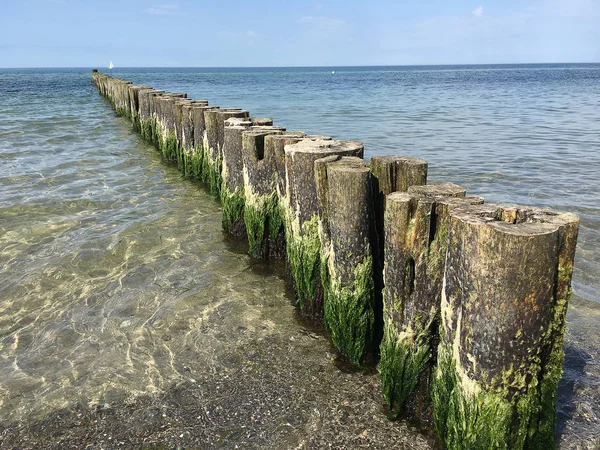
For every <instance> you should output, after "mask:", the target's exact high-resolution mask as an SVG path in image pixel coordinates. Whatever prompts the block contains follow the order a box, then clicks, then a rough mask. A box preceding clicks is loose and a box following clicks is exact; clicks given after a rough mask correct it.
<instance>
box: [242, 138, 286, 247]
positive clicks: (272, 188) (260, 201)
mask: <svg viewBox="0 0 600 450" xmlns="http://www.w3.org/2000/svg"><path fill="white" fill-rule="evenodd" d="M284 132H285V128H282V127H274V126H261V127H252V129H251V130H249V131H245V132H244V133H243V145H242V160H243V163H244V192H245V206H244V221H245V224H246V232H247V233H248V244H249V252H250V255H251V256H253V257H254V258H258V259H264V258H266V257H267V256H268V254H269V246H270V243H271V242H272V241H275V240H276V239H277V235H278V232H279V229H280V228H281V215H280V214H279V198H278V197H277V190H276V172H275V171H274V167H273V166H272V164H271V161H270V160H268V159H267V158H266V153H265V139H266V138H267V137H268V136H270V135H280V134H283V133H284Z"/></svg>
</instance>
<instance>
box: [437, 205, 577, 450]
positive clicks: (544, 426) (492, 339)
mask: <svg viewBox="0 0 600 450" xmlns="http://www.w3.org/2000/svg"><path fill="white" fill-rule="evenodd" d="M578 227H579V218H578V217H577V216H575V215H573V214H568V213H565V214H561V213H555V212H552V211H548V210H541V209H536V208H520V207H501V206H495V205H480V206H469V207H464V208H456V209H455V210H454V211H451V212H450V221H449V236H448V253H447V263H446V273H445V277H444V290H443V295H442V303H441V310H442V311H441V317H442V329H441V343H440V346H439V351H438V365H437V368H436V371H435V375H434V381H433V388H432V400H433V407H434V418H435V424H436V428H437V431H438V434H439V437H440V440H441V442H442V445H443V447H444V448H448V449H490V448H506V449H544V450H547V449H553V448H554V447H555V423H556V409H555V408H556V407H555V399H556V391H557V387H558V381H559V380H560V377H561V374H562V362H563V356H564V355H563V349H562V344H563V337H564V327H565V315H566V310H567V303H568V299H569V296H570V292H571V289H570V285H571V275H572V268H573V258H574V254H575V244H576V240H577V231H578Z"/></svg>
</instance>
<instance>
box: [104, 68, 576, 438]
mask: <svg viewBox="0 0 600 450" xmlns="http://www.w3.org/2000/svg"><path fill="white" fill-rule="evenodd" d="M92 78H93V82H94V84H95V85H96V86H97V88H98V90H99V92H100V93H101V94H102V95H103V96H105V97H106V98H107V99H108V100H110V102H111V103H112V104H113V105H114V107H115V109H116V111H117V113H118V114H119V115H122V116H125V117H128V118H129V119H130V120H131V121H132V123H133V126H134V128H135V130H137V131H139V132H140V133H141V134H142V136H143V137H144V138H145V139H147V140H149V141H151V142H153V143H155V144H156V145H157V146H158V148H159V149H160V151H161V152H162V154H163V155H164V157H165V159H167V160H169V161H173V162H176V163H177V164H178V166H179V169H180V170H181V171H182V172H183V173H184V174H185V175H186V176H188V177H191V178H197V179H200V180H202V181H204V182H205V183H206V184H207V185H208V186H209V188H210V189H211V190H212V191H213V192H214V193H215V194H216V195H218V196H219V197H220V199H221V202H222V207H223V227H224V228H225V229H226V230H227V231H229V232H230V233H232V234H234V235H236V236H238V237H246V238H247V239H248V242H249V248H250V254H251V255H252V256H254V257H256V258H282V259H285V260H286V262H287V267H288V268H289V272H290V274H291V279H292V281H293V284H294V288H295V292H296V295H297V300H298V307H299V308H300V309H301V311H302V312H303V313H304V314H306V315H309V316H311V317H313V318H315V319H317V320H322V322H323V323H324V325H325V328H326V330H327V332H328V334H329V336H330V337H331V340H332V342H333V344H334V345H335V347H336V348H337V349H338V350H339V351H340V352H341V353H342V354H343V355H345V356H346V357H347V358H348V359H349V360H350V361H351V362H352V363H353V364H355V365H357V366H360V365H361V364H364V363H365V362H366V361H367V360H370V359H371V358H373V357H375V358H376V359H377V358H378V369H379V372H380V374H381V388H382V391H383V394H384V397H385V399H386V401H387V403H388V405H389V407H390V411H391V414H393V415H398V414H401V413H402V414H404V413H407V412H409V413H412V414H417V415H418V416H419V417H427V416H431V415H432V416H433V419H434V423H435V426H436V429H437V432H438V436H439V439H440V442H441V445H442V447H444V448H448V449H478V448H481V449H491V448H510V449H523V448H527V449H538V448H539V449H542V448H543V449H544V450H547V449H550V448H553V447H554V446H555V422H556V407H555V398H556V392H557V388H558V382H559V380H560V378H561V375H562V363H563V359H564V354H563V348H562V347H563V338H564V331H565V317H566V310H567V303H568V299H569V297H570V294H571V275H572V270H573V259H574V254H575V246H576V241H577V233H578V228H579V218H578V217H577V216H575V215H573V214H570V213H557V212H553V211H550V210H547V209H539V208H533V207H520V206H503V205H491V204H484V200H483V198H481V197H468V196H466V190H465V189H464V188H462V187H460V186H458V185H455V184H430V185H428V184H426V182H427V163H426V162H425V161H424V160H422V159H417V158H412V157H407V156H373V157H372V158H371V160H370V162H367V161H365V160H364V159H363V154H364V148H363V145H362V144H361V143H360V142H354V141H341V140H334V139H331V138H330V137H326V136H311V135H307V134H306V133H304V132H301V131H287V130H286V129H285V128H283V127H281V126H275V125H273V121H272V120H271V119H266V118H252V117H251V116H250V113H249V112H248V111H245V110H242V109H237V108H228V109H225V108H219V107H217V106H210V105H209V103H208V101H206V100H192V99H189V98H187V95H186V94H173V93H167V92H163V91H159V90H156V89H153V88H151V87H148V86H141V85H135V84H132V83H131V82H129V81H126V80H122V79H118V78H113V77H110V76H108V75H104V74H101V73H98V72H97V71H95V70H94V71H93V73H92Z"/></svg>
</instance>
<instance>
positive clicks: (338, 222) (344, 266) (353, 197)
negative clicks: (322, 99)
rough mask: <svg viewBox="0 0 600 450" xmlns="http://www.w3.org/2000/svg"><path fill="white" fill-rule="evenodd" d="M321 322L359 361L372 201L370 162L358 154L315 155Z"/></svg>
mask: <svg viewBox="0 0 600 450" xmlns="http://www.w3.org/2000/svg"><path fill="white" fill-rule="evenodd" d="M315 181H316V185H317V196H318V205H319V229H320V230H321V232H320V234H321V243H322V246H321V279H322V283H323V290H324V322H325V327H326V328H327V331H328V332H329V334H330V336H331V340H332V342H333V344H334V345H335V347H336V348H337V349H338V350H339V351H340V352H341V353H342V354H343V355H345V356H346V357H347V358H348V359H349V360H350V361H351V362H352V363H353V364H355V365H360V364H361V363H362V362H363V361H364V359H365V357H366V356H367V354H368V353H369V352H371V351H372V350H373V347H372V344H373V331H374V330H373V327H374V322H375V317H374V316H375V313H374V282H373V248H372V238H373V231H374V230H373V202H372V193H371V185H372V179H371V171H370V170H369V165H368V164H367V163H366V162H365V161H364V160H363V159H362V158H357V157H342V158H340V157H339V156H338V155H335V156H329V157H326V158H323V159H319V160H317V161H315Z"/></svg>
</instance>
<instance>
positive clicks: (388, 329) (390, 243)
mask: <svg viewBox="0 0 600 450" xmlns="http://www.w3.org/2000/svg"><path fill="white" fill-rule="evenodd" d="M465 192H466V191H465V189H464V188H462V187H461V186H457V185H455V184H437V185H428V186H410V187H408V192H407V193H403V192H395V193H392V194H390V195H388V196H387V200H386V203H387V205H386V210H385V219H384V236H385V239H384V245H385V246H384V255H385V263H384V285H385V287H384V290H383V321H384V335H383V340H382V342H381V345H380V349H381V359H380V362H379V367H378V368H379V372H380V374H381V388H382V391H383V394H384V397H385V399H386V401H387V402H388V405H389V406H390V409H391V411H392V413H393V414H394V415H398V414H400V413H401V412H403V411H405V410H406V409H407V407H409V408H408V409H411V410H412V412H414V413H416V414H417V415H422V414H424V413H425V407H424V406H425V405H426V404H427V403H428V397H429V387H430V379H431V374H432V370H433V362H434V359H435V358H434V355H435V354H436V352H437V343H438V341H439V339H438V326H439V314H440V301H441V292H442V279H443V276H444V263H445V258H446V249H447V243H448V238H447V236H448V220H449V212H450V211H451V210H452V209H454V208H456V207H458V206H463V205H469V204H479V203H483V199H482V198H481V197H467V198H465V197H464V196H465Z"/></svg>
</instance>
